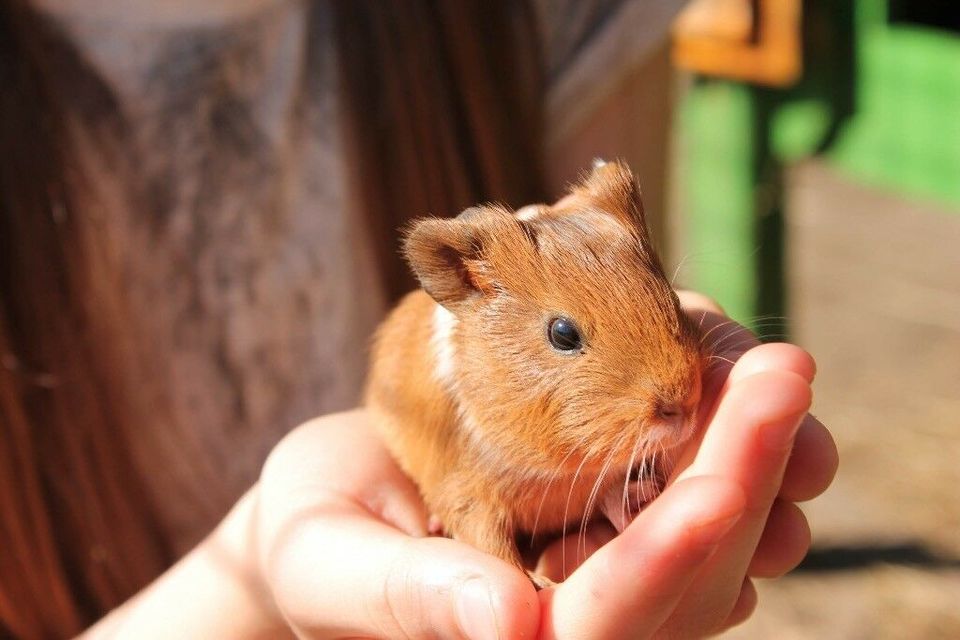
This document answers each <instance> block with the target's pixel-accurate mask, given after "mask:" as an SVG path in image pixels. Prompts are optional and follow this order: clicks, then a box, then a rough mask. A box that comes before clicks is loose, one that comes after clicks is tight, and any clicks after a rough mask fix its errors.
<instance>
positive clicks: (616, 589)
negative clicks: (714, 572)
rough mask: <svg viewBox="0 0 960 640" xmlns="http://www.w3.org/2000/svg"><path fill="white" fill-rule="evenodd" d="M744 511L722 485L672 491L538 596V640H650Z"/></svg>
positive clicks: (701, 481)
mask: <svg viewBox="0 0 960 640" xmlns="http://www.w3.org/2000/svg"><path fill="white" fill-rule="evenodd" d="M743 509H744V495H743V491H742V490H741V489H740V487H739V486H738V485H737V483H735V482H731V481H729V480H727V479H724V478H721V477H700V478H694V479H691V480H687V481H685V482H680V483H677V484H674V485H673V486H671V487H669V488H668V489H667V490H666V491H664V493H663V494H662V495H661V496H660V497H659V498H658V499H657V500H655V501H654V502H653V503H652V504H651V505H650V506H649V507H648V508H647V509H645V510H644V511H643V512H641V513H640V515H639V516H637V518H636V519H635V520H634V521H633V522H632V523H631V524H630V525H629V526H628V527H627V528H626V529H625V530H624V532H623V533H622V534H621V535H619V536H617V537H616V538H614V539H613V540H612V541H611V542H610V543H608V544H607V545H606V546H604V547H603V548H602V549H600V550H599V551H597V552H596V553H595V554H593V555H592V556H591V557H590V558H589V559H588V560H587V561H586V562H584V563H583V565H582V566H581V567H580V568H579V569H578V570H577V571H576V572H574V574H573V575H571V576H570V577H569V578H568V579H567V580H566V581H565V582H563V583H562V584H560V585H558V586H557V587H556V588H555V589H549V590H546V591H543V592H541V605H542V611H541V637H542V638H545V639H547V640H551V639H553V638H582V639H583V640H601V639H606V638H611V639H612V638H632V637H647V636H649V635H651V634H652V633H653V632H654V631H656V630H657V629H658V628H659V627H660V625H661V623H662V622H663V620H665V619H666V618H667V617H668V616H669V615H670V613H671V612H672V611H673V609H674V606H675V604H676V603H677V601H678V600H680V599H681V598H682V597H683V595H684V592H685V590H686V588H687V586H688V585H689V584H690V582H691V580H692V579H693V577H694V576H695V575H696V573H697V571H698V569H699V567H700V566H701V564H702V563H703V562H704V561H705V560H706V559H707V558H709V557H710V555H711V554H712V553H713V552H714V550H715V549H716V547H717V544H718V543H719V541H720V540H721V539H722V538H723V536H724V534H725V533H726V532H727V531H729V530H730V528H731V527H732V526H734V523H735V522H736V521H737V520H738V519H739V518H740V517H741V516H742V514H743Z"/></svg>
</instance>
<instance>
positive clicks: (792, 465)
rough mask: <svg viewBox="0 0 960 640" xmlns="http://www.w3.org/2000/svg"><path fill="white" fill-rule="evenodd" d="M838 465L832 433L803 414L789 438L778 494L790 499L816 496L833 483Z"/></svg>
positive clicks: (812, 418) (815, 420)
mask: <svg viewBox="0 0 960 640" xmlns="http://www.w3.org/2000/svg"><path fill="white" fill-rule="evenodd" d="M839 464H840V457H839V454H838V453H837V445H836V443H835V442H834V441H833V436H831V435H830V432H829V431H828V430H827V428H826V427H825V426H823V424H822V423H821V422H820V421H819V420H817V419H816V418H814V417H813V416H812V415H810V414H807V416H806V417H805V418H804V419H803V423H802V424H801V425H800V429H799V430H798V431H797V435H796V437H795V438H794V441H793V452H792V453H791V454H790V460H789V461H788V462H787V469H786V471H785V472H784V474H783V483H782V484H781V486H780V497H781V498H783V499H784V500H789V501H791V502H803V501H805V500H812V499H813V498H816V497H817V496H819V495H820V494H821V493H823V492H824V491H826V490H827V487H829V486H830V483H831V482H833V478H834V476H836V475H837V468H838V466H839Z"/></svg>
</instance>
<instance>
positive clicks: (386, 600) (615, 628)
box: [252, 293, 837, 640]
mask: <svg viewBox="0 0 960 640" xmlns="http://www.w3.org/2000/svg"><path fill="white" fill-rule="evenodd" d="M681 300H682V302H683V303H684V306H685V307H686V308H687V310H688V312H689V313H690V314H691V315H692V316H693V317H694V318H695V319H696V321H697V322H701V321H702V323H703V325H702V326H703V327H704V333H705V334H706V335H707V339H709V340H713V343H715V344H716V354H717V356H718V358H717V359H716V363H717V365H716V366H714V367H711V370H710V374H709V376H708V380H707V382H708V385H707V387H706V389H707V393H705V398H704V403H703V405H702V411H703V412H704V420H703V424H704V425H705V428H703V429H701V438H700V439H698V440H697V441H696V442H694V443H691V445H690V446H689V447H688V449H687V450H686V451H685V453H684V456H683V457H682V459H681V460H680V463H679V465H678V467H677V471H676V473H675V474H674V477H673V478H672V479H671V482H670V483H669V485H668V487H667V488H666V489H665V491H664V492H663V493H662V495H661V496H660V497H659V498H657V500H655V501H654V502H653V503H652V504H651V505H650V506H649V507H647V508H646V509H645V510H644V511H643V512H642V513H640V514H639V515H638V516H637V518H636V519H635V520H634V522H633V523H632V524H631V525H630V526H628V527H627V528H626V530H624V532H623V533H622V534H621V535H619V536H616V537H614V536H613V534H612V530H610V529H604V528H603V527H602V526H600V527H595V528H594V529H593V530H592V532H591V533H592V535H591V537H590V540H592V543H590V544H589V545H588V546H589V548H588V552H593V553H592V555H590V556H589V557H588V558H587V559H586V560H585V561H584V562H583V563H582V564H581V565H580V566H579V567H578V568H576V570H575V571H573V572H572V573H571V574H570V575H569V577H568V578H567V579H566V580H565V581H564V582H562V583H561V584H559V585H557V586H556V587H554V588H551V589H546V590H543V591H541V592H536V591H535V590H534V589H533V586H532V585H531V583H530V582H529V580H528V579H527V577H526V576H525V575H524V574H522V573H521V572H519V571H517V570H516V569H514V568H513V567H511V566H509V565H507V564H505V563H503V562H502V561H500V560H498V559H497V558H494V557H492V556H489V555H486V554H484V553H481V552H479V551H477V550H475V549H473V548H472V547H469V546H467V545H465V544H462V543H460V542H457V541H455V540H449V539H446V538H438V537H430V536H428V535H427V533H428V532H427V513H426V511H425V509H424V506H423V503H422V501H421V499H420V497H419V495H418V493H417V491H416V488H415V487H414V485H413V484H412V483H411V482H410V481H409V480H408V479H407V478H406V477H405V476H404V474H403V473H402V472H401V471H400V469H399V468H398V467H397V466H396V465H395V463H394V462H393V460H392V459H391V458H390V456H389V454H388V453H387V451H386V450H385V449H384V447H383V445H382V444H381V443H380V441H379V440H378V438H377V436H376V435H375V430H374V429H373V428H372V425H371V424H370V423H369V417H368V415H367V414H366V413H365V412H363V411H355V412H351V413H345V414H339V415H335V416H328V417H325V418H321V419H318V420H315V421H313V422H310V423H308V424H306V425H304V426H302V427H300V428H298V429H297V430H295V431H294V432H293V433H292V434H291V435H290V436H288V437H287V438H286V439H285V440H284V441H283V442H282V443H281V444H280V445H278V446H277V448H276V449H275V450H274V452H273V453H272V454H271V456H270V459H269V460H268V462H267V464H266V466H265V467H264V471H263V474H262V477H261V481H260V483H259V485H258V487H257V488H256V489H255V491H254V513H255V515H254V524H253V527H252V531H253V536H254V538H255V542H254V545H255V547H256V549H257V554H258V562H257V564H258V567H259V571H258V573H259V575H260V576H261V578H260V579H261V581H262V585H263V589H264V590H265V591H266V592H267V593H269V594H270V595H269V597H271V598H272V599H273V601H274V602H275V604H276V608H277V611H278V612H279V613H280V615H282V617H283V619H284V621H285V623H286V624H287V625H289V628H290V629H292V630H293V632H294V633H295V634H296V635H297V636H299V637H302V638H340V637H377V638H435V637H441V638H544V639H550V638H578V639H585V640H588V639H600V638H644V637H652V636H656V635H658V634H664V635H675V636H678V637H696V636H702V635H705V634H709V633H713V632H716V631H719V630H722V629H724V628H726V627H729V626H732V625H734V624H736V623H738V622H740V621H742V620H743V619H745V618H746V617H747V616H749V614H750V612H751V611H752V608H753V606H754V604H755V599H756V595H755V592H754V591H753V588H752V585H751V582H750V577H751V576H754V577H767V576H776V575H780V574H782V573H784V572H786V571H788V570H789V569H791V568H792V567H793V566H795V565H796V564H797V563H798V562H799V561H800V559H801V558H802V557H803V555H804V554H805V552H806V550H807V548H808V546H809V529H808V528H807V524H806V521H805V519H804V517H803V515H802V513H801V512H800V511H799V509H798V508H797V507H796V506H795V504H794V503H795V502H797V501H802V500H806V499H809V498H812V497H814V496H816V495H818V494H819V493H821V492H822V491H823V490H825V488H826V487H827V486H828V485H829V483H830V481H831V480H832V478H833V474H834V472H835V470H836V464H837V462H836V448H835V447H834V445H833V441H832V439H831V438H830V435H829V433H828V432H827V431H826V429H825V428H824V427H823V425H821V424H820V423H819V422H818V421H816V420H815V419H813V418H811V417H810V416H809V415H807V409H808V407H809V403H810V381H811V380H812V378H813V375H814V364H813V361H812V360H811V359H810V357H809V356H808V355H807V354H805V353H804V352H803V351H802V350H800V349H798V348H796V347H793V346H790V345H785V344H777V345H762V346H757V345H756V341H755V340H754V339H753V338H752V336H750V335H749V333H748V332H746V331H745V330H743V329H742V328H740V327H738V326H737V325H734V324H732V323H730V322H729V321H728V320H727V319H726V318H724V317H723V315H722V312H721V311H720V310H719V309H717V308H716V307H715V306H714V305H713V304H712V303H711V302H709V301H708V300H706V299H703V298H702V297H699V296H696V295H695V294H686V293H683V294H681ZM711 336H712V338H711ZM728 361H729V362H728ZM733 362H735V363H736V364H733ZM791 451H792V454H791ZM569 542H570V541H569V540H564V541H559V542H558V543H557V544H555V545H554V546H553V547H551V548H548V549H547V551H546V552H545V555H544V557H543V559H542V560H541V569H542V570H543V571H545V572H546V573H548V574H551V573H552V574H554V577H560V576H559V575H558V574H562V572H563V568H562V567H559V566H558V559H559V557H561V556H563V555H567V556H570V557H574V556H576V554H561V553H558V549H560V548H562V546H563V545H564V544H569ZM581 549H582V547H581ZM581 557H582V556H581Z"/></svg>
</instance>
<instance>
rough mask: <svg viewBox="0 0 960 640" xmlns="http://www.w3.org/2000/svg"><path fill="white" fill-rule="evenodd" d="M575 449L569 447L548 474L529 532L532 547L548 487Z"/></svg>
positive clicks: (551, 484) (561, 471) (555, 479)
mask: <svg viewBox="0 0 960 640" xmlns="http://www.w3.org/2000/svg"><path fill="white" fill-rule="evenodd" d="M576 451H577V447H571V448H570V451H568V452H567V455H565V456H563V460H561V461H560V464H558V465H557V468H556V470H554V472H553V473H552V474H551V475H550V480H549V482H547V486H546V487H544V489H543V497H542V498H540V504H539V505H538V506H537V513H536V515H535V516H534V518H533V531H532V532H531V533H530V548H531V549H532V548H533V543H534V539H535V538H536V537H537V527H538V526H539V524H540V515H541V514H542V513H543V505H544V503H545V502H546V501H547V496H548V495H550V489H551V487H553V483H554V482H556V481H557V480H558V479H559V478H560V477H561V476H562V475H563V468H564V465H566V464H567V460H569V459H570V456H572V455H573V454H574V452H576Z"/></svg>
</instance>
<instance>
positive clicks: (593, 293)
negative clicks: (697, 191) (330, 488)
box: [366, 163, 702, 566]
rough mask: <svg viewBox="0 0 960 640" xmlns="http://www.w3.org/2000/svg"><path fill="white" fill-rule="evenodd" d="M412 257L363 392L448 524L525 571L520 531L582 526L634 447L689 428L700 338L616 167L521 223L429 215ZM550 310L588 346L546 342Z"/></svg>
mask: <svg viewBox="0 0 960 640" xmlns="http://www.w3.org/2000/svg"><path fill="white" fill-rule="evenodd" d="M405 251H406V254H407V257H408V259H409V261H410V263H411V265H412V266H413V269H414V271H415V272H416V273H417V276H418V278H419V279H420V281H421V283H422V285H423V288H424V290H423V291H417V292H414V293H412V294H410V295H409V296H408V297H407V298H405V299H404V300H403V301H402V302H401V303H400V305H399V306H398V307H397V308H396V309H395V310H394V312H393V313H392V314H391V315H390V317H389V318H388V319H387V320H386V321H385V322H384V324H383V325H382V326H381V328H380V330H379V332H378V334H377V338H376V341H375V346H374V352H373V360H372V371H371V375H370V379H369V382H368V388H367V395H366V401H367V405H368V407H369V408H370V409H371V410H372V411H373V412H374V414H375V416H374V419H375V420H376V422H377V424H378V426H379V428H380V430H381V433H382V435H383V437H384V439H385V441H386V443H387V446H388V447H389V448H390V449H391V451H392V452H393V454H394V455H395V456H396V458H397V460H398V461H399V463H400V465H401V466H402V467H403V469H404V470H405V471H406V472H407V473H408V474H409V475H410V476H411V477H412V478H413V479H414V480H415V481H416V482H417V484H418V486H419V488H420V490H421V492H422V493H423V496H424V499H425V501H426V503H427V505H428V507H429V508H430V509H431V510H432V511H433V513H434V514H435V515H437V516H438V517H439V518H440V520H441V521H442V523H443V525H444V528H445V530H446V531H447V532H448V533H449V534H451V535H453V536H454V537H456V538H458V539H462V540H465V541H467V542H469V543H471V544H474V545H475V546H477V547H479V548H480V549H483V550H485V551H488V552H490V553H493V554H495V555H497V556H499V557H501V558H503V559H505V560H507V561H509V562H512V563H514V564H516V565H518V566H521V561H520V555H519V553H518V551H517V548H516V544H515V540H516V538H517V536H521V535H524V536H530V535H532V534H534V533H553V532H558V531H560V530H561V529H563V528H565V527H566V526H568V525H569V524H571V523H580V521H581V519H582V518H585V517H589V516H590V514H589V513H587V512H588V510H589V508H590V506H591V505H590V502H591V495H592V494H597V495H605V494H608V493H610V492H613V491H618V490H619V489H618V487H622V486H623V485H624V483H625V481H626V480H625V479H626V477H627V474H628V473H629V472H630V468H631V466H633V467H636V466H637V464H638V463H640V462H641V460H640V459H639V457H638V456H640V455H641V454H646V453H649V451H650V447H653V446H660V447H664V448H665V447H670V446H674V445H676V444H679V443H680V442H682V441H683V440H685V439H686V438H688V437H689V436H690V435H691V432H692V429H693V426H692V425H693V423H694V413H695V410H696V406H697V403H698V401H699V395H700V375H701V366H702V365H701V360H702V356H701V353H700V346H699V339H698V336H697V334H696V330H695V328H694V327H693V326H692V324H691V323H690V322H689V321H688V319H687V318H686V316H685V315H684V314H683V313H682V312H681V310H680V308H679V303H678V301H677V298H676V295H675V294H674V293H673V291H672V289H671V287H670V285H669V283H668V282H667V280H666V278H665V277H664V273H663V269H662V267H661V265H660V262H659V259H658V258H657V256H656V253H655V252H654V250H653V247H652V244H651V242H650V238H649V235H648V232H647V229H646V225H645V222H644V217H643V208H642V205H641V203H640V194H639V190H638V188H637V187H636V184H635V181H634V178H633V176H632V174H631V173H630V172H629V170H628V169H626V168H625V167H624V166H623V165H621V164H619V163H611V164H607V165H604V166H601V167H598V168H596V169H595V170H594V171H593V172H592V173H591V174H590V175H589V176H588V177H587V178H586V179H585V180H584V181H583V182H582V183H581V184H579V185H577V186H576V187H574V188H573V189H572V190H571V192H570V193H569V194H568V195H567V196H566V197H564V198H563V199H562V200H560V201H559V202H557V203H556V204H555V205H553V206H552V207H550V206H545V205H541V206H538V207H537V208H530V207H526V208H524V211H523V212H522V213H521V214H520V215H519V216H517V215H515V214H514V213H513V212H511V211H509V210H507V209H505V208H502V207H499V206H486V207H479V208H474V209H469V210H467V211H466V212H464V213H463V214H461V216H459V217H457V218H455V219H427V220H421V221H419V222H418V223H416V224H415V225H414V226H413V228H412V229H411V231H410V233H409V235H408V237H407V241H406V245H405ZM438 304H440V305H443V307H445V308H446V309H447V310H448V311H449V313H450V314H452V315H451V316H449V317H448V316H445V315H444V313H443V312H442V311H441V312H438V311H437V305H438ZM438 313H439V314H440V316H441V317H440V318H439V319H438V317H437V316H438ZM558 316H564V317H568V318H571V319H573V320H574V322H575V323H576V324H577V326H578V327H579V329H580V332H581V334H582V337H583V343H584V346H583V349H582V351H580V352H575V353H564V352H560V351H557V350H556V349H554V348H553V347H552V346H551V345H550V342H549V341H548V337H547V335H548V334H547V325H548V323H549V321H550V320H551V319H552V318H555V317H558ZM441 326H443V327H445V328H446V329H445V330H446V331H448V333H449V336H448V342H447V343H443V341H442V340H438V338H437V331H438V327H441ZM444 345H445V346H444ZM441 351H442V352H443V353H441ZM441 361H445V362H447V364H448V365H449V371H447V372H444V370H443V368H441V369H440V370H438V366H439V365H440V363H441ZM668 407H673V408H676V409H677V410H678V414H679V415H677V416H676V417H675V418H673V419H668V418H665V417H664V415H663V411H666V408H668ZM641 445H644V446H645V447H647V448H643V447H642V446H641ZM594 497H596V496H594ZM535 528H536V529H537V531H534V529H535Z"/></svg>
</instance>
